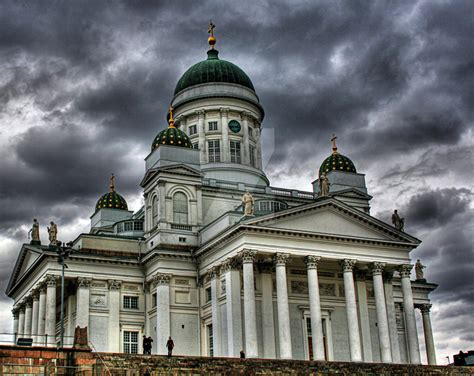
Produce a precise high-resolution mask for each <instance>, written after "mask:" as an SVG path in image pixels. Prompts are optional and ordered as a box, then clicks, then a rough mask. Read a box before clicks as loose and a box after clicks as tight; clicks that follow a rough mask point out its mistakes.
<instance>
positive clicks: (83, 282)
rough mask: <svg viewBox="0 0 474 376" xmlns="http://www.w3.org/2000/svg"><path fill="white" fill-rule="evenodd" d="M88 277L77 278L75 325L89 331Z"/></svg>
mask: <svg viewBox="0 0 474 376" xmlns="http://www.w3.org/2000/svg"><path fill="white" fill-rule="evenodd" d="M90 284H91V279H90V278H82V277H79V278H78V279H77V292H76V326H79V327H81V328H88V330H87V332H89V297H90Z"/></svg>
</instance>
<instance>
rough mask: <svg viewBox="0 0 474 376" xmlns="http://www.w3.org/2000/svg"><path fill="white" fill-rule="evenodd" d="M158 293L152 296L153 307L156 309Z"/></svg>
mask: <svg viewBox="0 0 474 376" xmlns="http://www.w3.org/2000/svg"><path fill="white" fill-rule="evenodd" d="M156 302H157V300H156V292H155V293H154V294H153V295H152V296H151V306H152V307H156Z"/></svg>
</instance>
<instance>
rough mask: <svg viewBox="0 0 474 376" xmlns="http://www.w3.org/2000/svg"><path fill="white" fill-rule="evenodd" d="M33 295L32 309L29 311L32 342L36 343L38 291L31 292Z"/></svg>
mask: <svg viewBox="0 0 474 376" xmlns="http://www.w3.org/2000/svg"><path fill="white" fill-rule="evenodd" d="M32 296H33V309H32V312H31V335H32V338H33V343H35V344H36V342H37V341H38V313H39V293H38V290H34V291H33V292H32Z"/></svg>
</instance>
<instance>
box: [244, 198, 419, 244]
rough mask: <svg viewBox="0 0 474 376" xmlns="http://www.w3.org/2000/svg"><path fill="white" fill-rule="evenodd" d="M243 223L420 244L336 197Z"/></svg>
mask: <svg viewBox="0 0 474 376" xmlns="http://www.w3.org/2000/svg"><path fill="white" fill-rule="evenodd" d="M245 224H247V225H253V226H259V227H260V226H261V227H265V228H273V229H281V230H287V231H295V232H307V233H314V234H327V235H332V236H343V237H350V238H359V239H360V238H363V239H373V240H379V241H398V242H400V241H402V242H410V243H417V244H418V243H419V240H418V239H416V238H414V237H412V236H410V235H408V234H405V233H403V232H400V231H398V230H396V229H395V228H393V227H392V226H390V225H388V224H386V223H385V222H382V221H380V220H378V219H376V218H374V217H371V216H370V215H368V214H365V213H362V212H360V211H358V210H356V209H353V208H351V207H350V206H348V205H346V204H344V203H342V202H341V201H339V200H337V199H335V198H324V199H322V200H319V201H318V202H315V203H311V204H306V205H301V206H298V207H295V208H290V209H287V210H284V211H282V212H279V213H275V214H271V215H267V216H264V217H260V218H255V219H251V220H247V221H245Z"/></svg>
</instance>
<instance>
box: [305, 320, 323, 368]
mask: <svg viewBox="0 0 474 376" xmlns="http://www.w3.org/2000/svg"><path fill="white" fill-rule="evenodd" d="M321 322H322V326H323V346H324V359H325V360H328V346H327V334H326V319H322V320H321ZM306 333H307V336H308V337H307V338H308V342H307V345H308V353H309V360H314V356H313V334H312V331H311V319H310V318H309V317H307V318H306Z"/></svg>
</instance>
